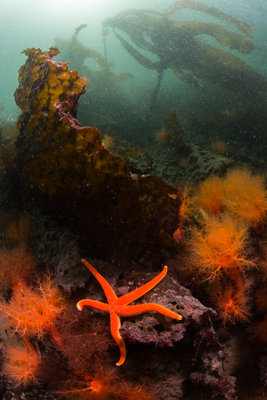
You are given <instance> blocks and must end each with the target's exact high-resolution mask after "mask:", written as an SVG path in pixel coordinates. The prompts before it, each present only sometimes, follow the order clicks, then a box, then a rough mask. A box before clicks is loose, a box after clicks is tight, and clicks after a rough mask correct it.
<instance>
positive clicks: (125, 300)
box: [117, 265, 168, 305]
mask: <svg viewBox="0 0 267 400" xmlns="http://www.w3.org/2000/svg"><path fill="white" fill-rule="evenodd" d="M167 270H168V267H167V266H166V265H165V267H164V268H163V270H162V271H161V272H160V273H159V274H158V275H157V276H155V278H153V279H151V281H149V282H147V283H145V284H144V285H143V286H141V287H139V288H137V289H135V290H133V291H132V292H130V293H127V294H125V295H123V296H121V297H119V298H118V301H117V304H118V305H126V304H129V303H131V302H132V301H134V300H136V299H138V298H139V297H141V296H143V295H144V294H145V293H147V292H149V291H150V290H151V289H153V288H154V287H155V286H156V285H157V284H158V283H159V282H160V281H161V280H162V279H163V278H164V276H165V275H166V274H167Z"/></svg>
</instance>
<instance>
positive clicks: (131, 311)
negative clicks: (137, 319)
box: [119, 303, 183, 320]
mask: <svg viewBox="0 0 267 400" xmlns="http://www.w3.org/2000/svg"><path fill="white" fill-rule="evenodd" d="M147 311H156V312H158V313H160V314H163V315H165V316H166V317H170V318H174V319H178V320H181V319H182V318H183V317H182V316H181V315H180V314H177V313H176V312H174V311H171V310H169V309H168V308H166V307H163V306H161V305H160V304H156V303H145V304H137V305H134V306H125V307H122V308H121V309H120V312H119V314H120V316H122V317H129V316H131V315H137V314H142V313H144V312H147Z"/></svg>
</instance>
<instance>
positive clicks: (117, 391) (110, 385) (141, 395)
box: [59, 370, 154, 400]
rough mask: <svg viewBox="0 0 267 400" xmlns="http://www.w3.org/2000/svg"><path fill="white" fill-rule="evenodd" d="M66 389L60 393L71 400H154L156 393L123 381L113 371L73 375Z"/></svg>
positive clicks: (66, 383)
mask: <svg viewBox="0 0 267 400" xmlns="http://www.w3.org/2000/svg"><path fill="white" fill-rule="evenodd" d="M65 385H66V389H65V390H61V391H60V392H59V393H60V394H61V395H63V396H64V398H68V399H71V400H111V399H114V400H115V399H116V400H152V399H153V398H154V393H152V392H151V391H150V393H148V392H147V391H146V390H145V389H143V387H142V386H140V387H136V386H134V385H132V384H128V383H127V382H126V381H123V380H122V378H121V377H118V376H116V374H114V372H113V371H112V370H110V371H107V372H106V373H105V375H100V374H96V376H94V377H92V376H90V375H89V374H86V373H85V374H79V373H78V374H75V373H74V374H73V375H72V379H71V380H70V381H69V382H68V381H66V382H65Z"/></svg>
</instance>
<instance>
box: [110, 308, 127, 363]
mask: <svg viewBox="0 0 267 400" xmlns="http://www.w3.org/2000/svg"><path fill="white" fill-rule="evenodd" d="M120 327H121V320H120V317H119V316H118V314H117V313H115V312H114V311H111V312H110V330H111V335H112V337H113V339H114V340H115V342H116V343H117V345H118V346H119V349H120V353H121V356H120V359H119V361H118V362H117V363H116V365H117V366H118V367H119V366H120V365H122V364H123V363H124V361H125V359H126V347H125V343H124V340H123V337H122V336H121V334H120Z"/></svg>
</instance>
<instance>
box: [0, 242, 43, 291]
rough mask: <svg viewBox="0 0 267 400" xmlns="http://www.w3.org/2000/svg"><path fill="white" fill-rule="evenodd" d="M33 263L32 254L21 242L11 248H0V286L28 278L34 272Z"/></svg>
mask: <svg viewBox="0 0 267 400" xmlns="http://www.w3.org/2000/svg"><path fill="white" fill-rule="evenodd" d="M35 265H36V263H35V261H34V258H33V256H32V255H31V254H30V253H29V252H28V251H27V250H26V248H25V246H24V245H23V244H21V245H19V246H18V247H15V248H13V249H5V248H2V249H1V250H0V287H1V286H2V285H5V286H6V285H10V284H14V283H15V282H18V281H26V280H28V279H29V278H30V277H32V274H33V273H34V270H35Z"/></svg>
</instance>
